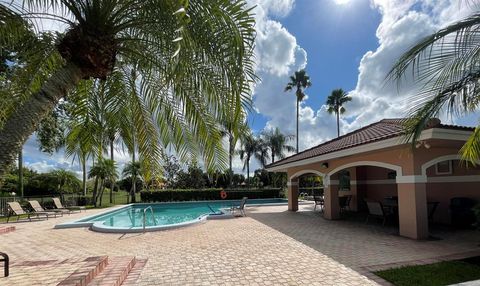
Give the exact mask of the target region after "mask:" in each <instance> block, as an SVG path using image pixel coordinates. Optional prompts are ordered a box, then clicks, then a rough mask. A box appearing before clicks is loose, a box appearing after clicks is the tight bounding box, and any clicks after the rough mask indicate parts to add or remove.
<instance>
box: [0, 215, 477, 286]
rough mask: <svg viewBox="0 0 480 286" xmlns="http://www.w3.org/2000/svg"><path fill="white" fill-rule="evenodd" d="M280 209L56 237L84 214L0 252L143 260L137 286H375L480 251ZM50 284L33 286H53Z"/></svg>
mask: <svg viewBox="0 0 480 286" xmlns="http://www.w3.org/2000/svg"><path fill="white" fill-rule="evenodd" d="M285 208H286V207H285V206H280V207H260V208H255V209H250V210H249V211H247V212H248V215H249V216H248V217H245V218H236V219H232V220H213V221H207V222H206V223H204V224H201V225H197V226H192V227H187V228H183V229H176V230H169V231H161V232H152V233H146V234H129V235H120V234H103V233H96V232H93V231H90V230H88V229H86V228H76V229H58V230H57V229H53V226H54V225H55V224H58V223H61V222H65V221H69V220H73V219H75V218H78V217H82V216H85V215H91V214H93V213H95V212H98V211H99V210H89V211H88V212H87V213H86V214H85V213H82V214H74V215H71V216H64V217H62V218H57V219H50V220H48V221H39V222H31V223H17V224H14V225H15V226H16V231H15V232H11V233H7V234H3V235H1V236H0V251H3V252H6V253H8V254H9V255H10V257H11V260H12V261H27V260H48V259H55V260H61V259H75V258H77V259H78V258H86V257H91V256H103V255H108V256H136V257H137V258H138V259H147V258H148V261H147V263H146V265H145V268H143V271H142V273H141V274H140V277H139V280H138V281H137V285H375V284H376V283H375V282H373V281H371V280H368V279H367V278H366V277H365V276H363V275H361V274H360V273H359V271H355V270H358V269H357V268H358V267H360V266H366V265H370V264H380V263H391V262H395V261H397V260H401V259H408V260H411V259H412V257H413V258H428V257H431V256H432V255H438V254H439V253H438V252H440V254H443V253H454V252H463V251H467V250H468V249H470V250H472V249H474V248H476V247H477V246H476V244H474V243H473V241H474V239H472V238H470V236H471V234H467V235H465V234H462V235H465V238H466V239H467V240H466V242H458V243H457V242H455V243H452V242H451V241H447V240H440V241H427V242H416V241H412V240H408V239H403V238H400V237H395V236H391V235H387V234H382V233H377V232H375V231H371V230H370V231H369V228H366V229H365V230H362V228H361V227H360V226H357V227H353V228H352V226H348V223H347V222H345V221H341V222H331V221H326V220H323V219H322V218H320V217H318V215H317V214H313V213H308V212H299V213H290V212H285ZM303 208H307V209H308V208H309V207H303ZM477 244H478V241H477ZM412 247H413V248H412ZM477 248H478V247H477ZM375 249H377V250H375ZM349 253H350V254H349ZM392 253H393V254H392ZM411 255H414V256H411ZM364 256H365V257H364ZM59 269H60V270H61V268H59ZM40 270H41V269H40ZM40 270H39V269H38V268H37V269H32V270H31V271H40ZM39 273H40V274H39V275H42V274H41V271H40V272H39ZM45 275H47V274H45ZM53 276H55V275H52V274H50V277H53ZM65 276H68V273H65ZM29 277H30V275H29V274H28V273H21V272H16V271H15V268H14V267H12V269H11V277H10V278H0V285H12V283H13V282H14V284H13V285H32V284H31V281H29ZM35 277H38V276H35ZM40 280H41V279H40ZM37 281H38V280H37ZM45 281H47V277H45ZM49 283H50V284H49ZM49 283H45V284H41V283H40V284H38V283H37V284H35V285H55V284H54V281H51V280H49Z"/></svg>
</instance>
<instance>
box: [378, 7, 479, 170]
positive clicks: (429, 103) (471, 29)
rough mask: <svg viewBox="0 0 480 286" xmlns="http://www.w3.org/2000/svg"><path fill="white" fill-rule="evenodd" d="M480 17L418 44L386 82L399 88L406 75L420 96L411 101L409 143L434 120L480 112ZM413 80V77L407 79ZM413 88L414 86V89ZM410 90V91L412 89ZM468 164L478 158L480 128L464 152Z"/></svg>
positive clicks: (407, 125)
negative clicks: (392, 83)
mask: <svg viewBox="0 0 480 286" xmlns="http://www.w3.org/2000/svg"><path fill="white" fill-rule="evenodd" d="M479 30H480V14H478V13H477V14H473V15H471V16H469V17H467V18H466V19H463V20H461V21H459V22H457V23H453V24H451V25H449V26H447V27H445V28H443V29H441V30H439V31H438V32H436V33H433V34H432V35H429V36H427V37H425V38H424V39H422V40H421V41H419V42H418V43H417V44H416V45H415V46H413V47H412V48H411V49H409V50H408V51H407V52H405V53H404V54H403V55H402V56H401V57H400V58H399V59H398V61H397V62H396V63H395V65H394V66H393V67H392V69H391V70H390V72H389V73H388V75H387V79H393V80H397V81H398V84H400V83H401V82H402V80H403V78H404V77H405V75H406V74H407V72H408V74H409V75H411V77H412V79H413V82H414V84H416V85H418V86H420V89H419V92H418V93H416V94H415V95H414V96H413V97H412V98H411V99H410V101H411V102H414V103H415V107H414V108H412V109H411V110H410V113H409V116H408V119H407V120H406V122H405V133H406V139H407V141H411V142H412V144H416V140H417V139H418V138H419V137H420V134H421V133H422V131H423V130H424V129H425V127H426V126H427V125H428V123H429V121H430V119H431V118H434V117H437V116H438V115H439V114H440V113H441V112H443V111H446V112H447V113H448V114H450V115H462V114H467V113H471V112H475V111H478V109H479V104H480V96H479V94H480V93H479V91H480V84H479V79H480V67H479V65H478V61H479V60H480V54H479V53H478V49H479V47H480V45H479V41H478V32H479ZM409 78H410V77H409ZM410 85H411V84H410ZM410 85H409V86H410ZM461 153H462V157H463V159H464V160H467V161H469V162H472V163H473V164H475V162H476V161H477V160H478V159H480V126H477V128H476V129H475V131H474V132H473V134H472V135H471V136H470V138H469V139H468V140H467V142H466V143H465V145H464V146H463V148H462V149H461Z"/></svg>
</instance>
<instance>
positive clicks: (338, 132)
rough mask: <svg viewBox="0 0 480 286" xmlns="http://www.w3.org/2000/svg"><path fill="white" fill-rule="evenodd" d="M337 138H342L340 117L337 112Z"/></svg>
mask: <svg viewBox="0 0 480 286" xmlns="http://www.w3.org/2000/svg"><path fill="white" fill-rule="evenodd" d="M337 137H340V115H339V112H338V111H337Z"/></svg>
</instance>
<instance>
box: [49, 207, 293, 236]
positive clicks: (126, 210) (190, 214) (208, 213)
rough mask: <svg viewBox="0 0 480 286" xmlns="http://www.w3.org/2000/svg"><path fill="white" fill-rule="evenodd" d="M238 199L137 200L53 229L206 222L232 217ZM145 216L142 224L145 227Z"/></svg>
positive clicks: (119, 228)
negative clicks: (147, 201) (160, 201)
mask: <svg viewBox="0 0 480 286" xmlns="http://www.w3.org/2000/svg"><path fill="white" fill-rule="evenodd" d="M239 204H240V200H224V201H201V202H175V203H148V204H144V203H140V204H129V205H126V206H121V207H118V208H115V209H113V210H109V211H106V212H103V213H100V214H97V215H93V216H88V217H86V218H82V219H79V220H76V221H73V222H68V223H62V224H58V225H56V226H55V228H71V227H90V228H91V229H92V230H94V231H99V232H119V233H125V232H143V231H155V230H164V229H172V228H178V227H182V226H188V225H193V224H197V223H201V222H205V221H206V220H207V219H221V218H231V217H233V216H232V214H231V213H230V211H229V209H230V208H231V207H232V206H238V205H239ZM285 204H287V200H286V199H252V200H248V201H247V206H262V205H285ZM144 216H145V227H144V222H143V221H144Z"/></svg>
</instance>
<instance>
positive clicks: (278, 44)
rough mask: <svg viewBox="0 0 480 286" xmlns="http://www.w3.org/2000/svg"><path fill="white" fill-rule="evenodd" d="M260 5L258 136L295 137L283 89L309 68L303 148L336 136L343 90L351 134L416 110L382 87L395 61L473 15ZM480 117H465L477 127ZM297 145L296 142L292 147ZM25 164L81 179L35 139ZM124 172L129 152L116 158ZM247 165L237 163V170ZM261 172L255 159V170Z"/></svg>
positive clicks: (358, 5) (355, 5) (446, 9)
mask: <svg viewBox="0 0 480 286" xmlns="http://www.w3.org/2000/svg"><path fill="white" fill-rule="evenodd" d="M246 1H247V3H248V5H252V6H253V5H256V8H255V10H254V11H255V17H256V29H257V38H256V50H255V54H256V59H255V62H256V64H257V66H256V69H257V74H258V76H259V77H260V79H261V81H260V82H259V83H258V84H257V85H256V86H255V88H254V94H253V99H254V108H255V111H256V112H254V113H252V114H250V116H249V122H250V125H251V127H252V129H253V130H254V131H255V132H259V131H261V130H263V129H268V128H275V127H278V128H280V130H281V132H283V133H284V134H294V133H295V96H294V95H293V93H292V94H286V93H285V92H284V91H283V90H284V87H285V85H286V83H287V82H288V77H289V76H290V75H291V74H293V73H294V72H295V71H296V70H298V69H301V68H306V70H307V72H308V73H309V75H310V77H311V80H312V82H313V86H312V87H311V88H310V89H308V90H307V91H306V93H307V96H308V98H307V100H305V101H304V102H302V104H301V107H300V136H299V137H300V150H303V149H305V148H309V147H312V146H314V145H316V144H319V143H321V142H324V141H325V140H329V139H332V138H333V137H335V136H336V130H335V126H336V125H335V117H334V116H332V115H329V114H328V113H327V112H326V108H325V106H324V105H323V104H324V103H325V100H326V97H327V96H328V95H329V93H330V92H331V91H332V90H333V89H335V88H343V89H344V90H345V91H347V92H349V94H350V96H352V97H353V101H352V102H350V103H348V105H346V106H345V107H346V109H347V112H346V114H345V115H344V116H343V118H342V119H341V133H342V134H344V133H347V132H350V131H352V130H355V129H357V128H359V127H362V126H365V125H367V124H370V123H373V122H376V121H379V120H381V119H383V118H393V117H402V116H405V115H406V113H407V111H408V110H409V109H410V108H411V107H412V106H411V103H410V102H409V98H410V96H411V95H412V92H413V91H412V90H411V89H409V87H410V83H409V82H406V83H405V87H406V88H404V89H402V90H401V91H400V92H399V91H397V89H396V88H394V87H393V86H392V85H391V84H385V81H384V79H385V75H386V74H387V72H388V71H389V70H390V68H391V66H392V65H393V63H394V62H395V60H396V59H397V58H398V57H399V56H400V55H401V54H402V53H403V52H405V51H406V50H407V49H408V48H409V47H411V46H412V45H413V44H414V43H416V42H417V41H418V40H420V39H421V38H423V37H425V36H427V35H429V34H431V33H433V32H435V31H437V30H438V29H440V28H442V27H444V26H445V25H448V24H450V23H453V22H455V21H458V20H459V19H462V18H464V17H466V16H468V15H469V14H471V13H472V11H471V10H470V8H469V7H468V5H458V1H456V0H246ZM478 118H479V116H478V114H473V115H470V116H467V117H465V118H461V119H451V118H442V120H443V121H453V122H454V123H458V124H463V125H477V124H478ZM291 143H292V145H294V142H291ZM24 158H25V161H26V162H25V165H26V166H29V167H31V168H33V169H36V170H38V171H40V172H46V171H50V170H52V169H57V168H66V169H70V170H73V171H75V172H77V174H80V169H79V167H78V165H76V164H75V165H72V164H71V159H68V158H65V157H64V154H63V152H62V151H60V152H59V153H56V154H54V155H52V156H50V155H47V154H43V153H41V152H39V151H38V147H37V144H36V142H35V138H34V137H32V138H30V139H29V140H28V141H27V143H26V144H25V146H24ZM116 158H117V159H118V163H119V167H120V168H122V166H123V164H125V163H126V162H128V160H129V155H128V154H123V153H118V154H116ZM242 166H243V164H242V162H240V160H239V159H238V158H236V159H235V161H234V169H235V171H236V172H242ZM258 167H259V164H258V162H255V161H254V160H253V161H252V162H251V168H250V169H251V170H252V172H253V171H254V170H255V169H256V168H258Z"/></svg>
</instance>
